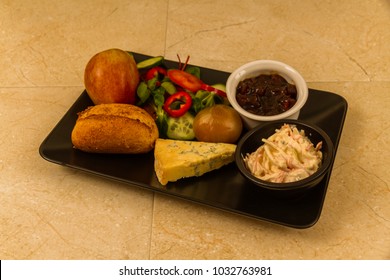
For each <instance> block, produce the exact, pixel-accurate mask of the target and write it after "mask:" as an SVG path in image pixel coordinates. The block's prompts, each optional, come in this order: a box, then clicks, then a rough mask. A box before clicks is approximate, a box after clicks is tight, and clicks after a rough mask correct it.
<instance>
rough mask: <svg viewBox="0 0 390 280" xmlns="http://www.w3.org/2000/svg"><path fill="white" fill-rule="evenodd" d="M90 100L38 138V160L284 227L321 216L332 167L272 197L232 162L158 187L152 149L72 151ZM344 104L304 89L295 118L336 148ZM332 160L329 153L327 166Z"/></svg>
mask: <svg viewBox="0 0 390 280" xmlns="http://www.w3.org/2000/svg"><path fill="white" fill-rule="evenodd" d="M133 55H134V57H135V59H136V61H137V62H138V61H141V60H143V59H145V58H148V57H149V56H146V55H142V54H137V53H133ZM165 64H166V65H167V66H168V67H170V68H177V67H178V64H177V63H176V62H173V61H165ZM228 76H229V73H227V72H222V71H217V70H213V69H209V68H201V78H202V80H204V81H205V82H206V83H209V84H216V83H226V80H227V78H228ZM91 105H93V103H92V101H91V100H90V98H89V97H88V95H87V93H86V91H83V92H82V94H81V95H80V97H79V98H78V99H77V100H76V102H75V103H74V104H73V105H72V106H71V107H70V109H69V110H68V112H67V113H66V114H65V115H64V117H63V118H62V119H61V120H60V121H59V123H58V124H57V125H56V126H55V127H54V128H53V130H52V131H51V132H50V134H49V135H48V136H47V137H46V139H45V140H44V141H43V142H42V144H41V146H40V148H39V153H40V155H41V156H42V157H43V158H44V159H46V160H48V161H50V162H53V163H56V164H60V165H64V166H67V167H71V168H75V169H77V170H82V171H85V172H88V173H92V174H94V175H99V176H103V177H105V178H108V179H113V180H116V181H120V182H124V183H128V184H130V185H134V186H138V187H142V188H145V189H148V190H151V191H155V192H159V193H162V194H167V195H172V196H175V197H179V198H183V199H186V200H189V201H192V202H197V203H201V204H204V205H207V206H211V207H215V208H218V209H221V210H226V211H229V212H233V213H236V214H241V215H244V216H248V217H252V218H255V219H259V220H265V221H269V222H272V223H277V224H281V225H284V226H289V227H294V228H308V227H311V226H313V225H314V224H315V223H316V222H317V221H318V219H319V217H320V215H321V211H322V207H323V204H324V200H325V196H326V191H327V187H328V183H329V179H330V176H331V172H332V168H331V169H330V171H329V172H328V174H327V175H326V176H325V177H324V179H323V180H322V181H321V182H320V183H319V184H318V185H317V186H316V187H314V188H313V189H311V190H310V191H309V192H307V193H305V194H304V195H302V196H299V197H294V198H282V197H275V196H272V195H270V194H269V193H268V192H264V191H262V190H260V189H259V188H257V187H256V186H254V185H252V184H251V183H249V182H248V181H247V180H246V179H245V178H244V177H243V176H242V175H241V174H240V173H239V171H238V169H237V167H236V165H235V164H234V163H232V164H229V165H227V166H224V167H222V168H221V169H219V170H215V171H212V172H209V173H206V174H205V175H203V176H201V177H194V178H187V179H182V180H179V181H177V182H175V183H169V184H168V185H166V186H162V185H160V184H159V182H158V181H157V178H156V175H155V173H154V157H153V152H150V153H148V154H141V155H108V154H89V153H85V152H82V151H79V150H75V149H73V147H72V143H71V138H70V135H71V132H72V129H73V126H74V124H75V122H76V119H77V113H78V112H80V111H82V110H84V109H85V108H87V107H88V106H91ZM347 107H348V104H347V102H346V100H345V99H344V98H343V97H341V96H339V95H337V94H334V93H331V92H326V91H320V90H315V89H309V98H308V100H307V102H306V104H305V106H304V107H303V108H302V110H301V113H300V116H299V119H302V120H306V121H309V122H312V123H314V124H316V125H318V126H319V127H321V128H322V129H323V130H325V131H326V132H327V133H328V134H329V136H330V138H331V139H332V141H333V144H334V146H335V149H336V151H337V147H338V144H339V140H340V137H341V133H342V129H343V125H344V120H345V117H346V113H347ZM335 155H336V153H335ZM333 162H334V158H333V159H332V166H333Z"/></svg>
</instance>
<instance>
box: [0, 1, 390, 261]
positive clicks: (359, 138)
mask: <svg viewBox="0 0 390 280" xmlns="http://www.w3.org/2000/svg"><path fill="white" fill-rule="evenodd" d="M0 32H1V33H0V35H1V36H0V65H1V71H0V123H1V130H0V146H1V153H0V177H1V180H0V259H390V203H389V202H390V171H389V170H390V168H389V167H390V150H389V144H390V141H389V139H390V123H389V117H390V114H389V108H390V2H389V1H386V0H359V1H349V0H341V1H310V0H303V1H292V0H291V1H290V0H276V1H263V0H258V1H251V0H240V1H235V0H226V1H225V0H216V1H208V0H200V1H192V0H180V1H179V0H157V1H154V0H153V1H152V0H132V1H123V0H112V1H106V0H85V1H78V0H67V1H48V0H43V1H36V2H32V1H23V0H12V1H11V0H2V1H1V2H0ZM112 47H116V48H121V49H125V50H131V51H134V52H138V53H144V54H149V55H164V56H165V57H166V58H167V59H172V60H174V59H176V54H180V55H182V56H187V55H188V54H189V55H191V63H192V64H195V65H200V66H205V67H209V68H214V69H218V70H223V71H228V72H231V71H233V70H234V69H235V68H237V67H238V66H240V65H241V64H243V63H246V62H248V61H251V60H255V59H275V60H280V61H283V62H285V63H287V64H290V65H291V66H293V67H294V68H296V69H297V70H298V71H300V72H301V74H302V75H303V76H304V77H305V79H306V80H307V82H308V85H309V87H311V88H315V89H321V90H326V91H331V92H335V93H337V94H339V95H341V96H343V97H344V98H345V99H346V100H347V101H348V105H349V108H348V114H347V118H346V120H345V125H344V130H343V133H342V138H341V141H340V145H339V149H338V153H337V157H336V160H335V164H334V167H333V172H332V176H331V179H330V183H329V187H328V192H327V196H326V200H325V202H324V206H323V210H322V214H321V217H320V219H319V221H318V222H317V223H316V224H315V225H314V226H313V227H310V228H308V229H293V228H289V227H284V226H280V225H276V224H272V223H268V222H264V221H258V220H253V219H249V218H245V217H242V216H238V215H235V214H231V213H226V212H223V211H220V210H217V209H212V208H209V207H205V206H202V205H198V204H193V203H191V202H187V201H183V200H179V199H176V198H174V197H168V196H165V195H161V194H156V193H153V192H151V191H148V190H144V189H140V188H138V187H134V186H129V185H126V184H122V183H114V182H112V181H109V180H106V179H103V178H100V177H95V176H93V175H88V174H85V173H83V172H79V171H76V170H71V169H68V168H66V167H62V166H59V165H55V164H52V163H50V162H47V161H45V160H44V159H42V158H41V157H40V155H39V153H38V148H39V145H40V144H41V143H42V141H43V139H44V138H45V137H46V136H47V135H48V133H49V132H50V131H51V130H52V129H53V127H54V126H55V125H56V124H57V122H58V121H59V120H60V118H61V117H62V116H63V115H64V114H65V113H66V111H67V109H68V108H69V107H70V106H71V105H72V104H73V103H74V101H75V100H76V98H77V97H78V96H79V95H80V93H81V92H82V90H83V89H84V85H83V73H84V67H85V65H86V63H87V61H88V60H89V59H90V57H91V56H92V55H94V54H95V53H97V52H99V51H102V50H105V49H108V48H112Z"/></svg>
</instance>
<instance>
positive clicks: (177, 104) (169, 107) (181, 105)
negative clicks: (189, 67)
mask: <svg viewBox="0 0 390 280" xmlns="http://www.w3.org/2000/svg"><path fill="white" fill-rule="evenodd" d="M191 105H192V98H191V95H189V94H188V93H187V92H185V91H179V92H176V93H175V94H172V95H171V96H169V97H168V99H167V100H166V101H165V103H164V107H163V108H164V110H165V112H167V113H168V115H170V116H171V117H174V118H178V117H181V116H183V115H184V114H185V113H186V112H187V111H188V110H189V109H190V108H191Z"/></svg>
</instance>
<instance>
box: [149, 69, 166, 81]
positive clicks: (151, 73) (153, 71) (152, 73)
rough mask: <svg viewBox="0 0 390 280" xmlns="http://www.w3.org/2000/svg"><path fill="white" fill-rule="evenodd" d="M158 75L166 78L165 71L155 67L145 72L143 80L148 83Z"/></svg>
mask: <svg viewBox="0 0 390 280" xmlns="http://www.w3.org/2000/svg"><path fill="white" fill-rule="evenodd" d="M159 74H161V75H163V76H166V75H167V70H165V69H164V68H162V67H160V66H156V67H153V68H150V69H149V70H148V72H146V75H145V79H146V80H147V81H149V80H151V79H153V78H154V77H156V76H157V75H159Z"/></svg>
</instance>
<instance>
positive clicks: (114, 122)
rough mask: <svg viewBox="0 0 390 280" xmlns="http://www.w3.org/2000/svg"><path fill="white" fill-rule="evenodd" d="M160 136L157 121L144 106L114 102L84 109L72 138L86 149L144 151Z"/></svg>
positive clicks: (91, 150)
mask: <svg viewBox="0 0 390 280" xmlns="http://www.w3.org/2000/svg"><path fill="white" fill-rule="evenodd" d="M158 136H159V134H158V128H157V125H156V123H155V121H154V120H153V118H152V117H151V116H150V115H149V114H148V113H147V112H146V111H145V110H144V109H142V108H140V107H137V106H135V105H130V104H117V103H113V104H100V105H95V106H91V107H88V108H87V109H85V110H84V111H82V112H80V113H79V114H78V118H77V121H76V124H75V126H74V128H73V131H72V135H71V139H72V144H73V146H74V147H75V148H76V149H79V150H82V151H85V152H90V153H115V154H118V153H121V154H140V153H147V152H149V151H151V150H152V149H153V148H154V144H155V141H156V139H157V138H158Z"/></svg>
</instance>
